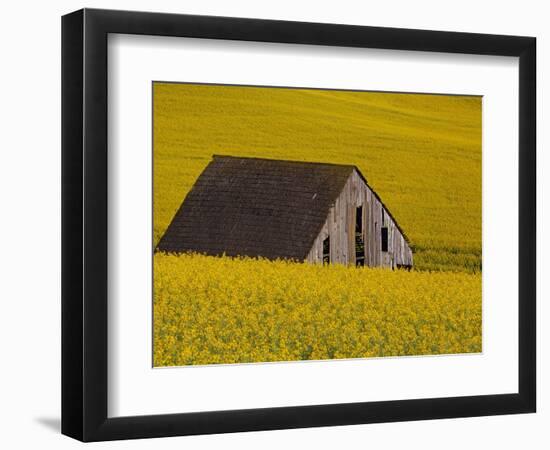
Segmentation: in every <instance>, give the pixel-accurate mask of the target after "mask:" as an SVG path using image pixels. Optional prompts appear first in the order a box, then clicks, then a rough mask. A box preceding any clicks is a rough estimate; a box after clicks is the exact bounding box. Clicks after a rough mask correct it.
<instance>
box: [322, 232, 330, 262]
mask: <svg viewBox="0 0 550 450" xmlns="http://www.w3.org/2000/svg"><path fill="white" fill-rule="evenodd" d="M323 264H330V236H327V237H326V238H325V240H324V241H323Z"/></svg>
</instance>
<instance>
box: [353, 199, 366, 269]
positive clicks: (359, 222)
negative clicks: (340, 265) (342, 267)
mask: <svg viewBox="0 0 550 450" xmlns="http://www.w3.org/2000/svg"><path fill="white" fill-rule="evenodd" d="M355 265H356V266H364V265H365V241H364V239H363V207H362V206H358V207H357V209H356V210H355Z"/></svg>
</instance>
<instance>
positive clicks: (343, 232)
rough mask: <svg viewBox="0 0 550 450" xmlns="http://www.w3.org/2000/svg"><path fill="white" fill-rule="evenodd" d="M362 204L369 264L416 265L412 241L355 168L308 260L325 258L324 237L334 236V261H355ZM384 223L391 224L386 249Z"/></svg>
mask: <svg viewBox="0 0 550 450" xmlns="http://www.w3.org/2000/svg"><path fill="white" fill-rule="evenodd" d="M359 206H362V207H363V208H362V211H363V241H364V243H365V265H366V266H370V267H390V268H395V267H397V266H412V265H413V256H412V251H411V249H410V247H409V244H408V243H407V241H406V240H405V237H404V236H403V234H402V233H401V232H400V231H399V228H398V227H397V225H396V224H395V222H394V221H393V220H392V218H391V216H390V214H388V211H387V210H386V209H385V208H384V206H383V205H382V203H381V202H380V200H378V198H377V196H376V194H375V193H374V192H373V191H372V190H371V189H370V188H369V186H368V185H367V184H366V183H365V182H364V181H363V179H362V178H361V176H359V174H358V173H357V171H355V170H354V171H353V173H352V175H351V176H350V178H349V180H348V181H347V182H346V184H345V186H344V189H343V190H342V193H341V194H340V196H339V197H338V198H337V199H336V202H335V203H334V205H333V206H332V207H331V209H330V211H329V214H328V217H327V220H326V221H325V224H324V225H323V227H322V229H321V232H320V233H319V235H318V236H317V238H316V239H315V241H314V243H313V246H312V248H311V250H310V252H309V254H308V255H307V258H306V261H308V262H311V263H322V262H323V241H324V240H325V239H326V237H327V236H330V262H331V263H340V264H351V265H355V220H356V218H355V214H356V210H357V209H356V208H357V207H359ZM382 227H387V228H388V251H387V252H383V251H382V231H381V229H382Z"/></svg>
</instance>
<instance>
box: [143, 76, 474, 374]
mask: <svg viewBox="0 0 550 450" xmlns="http://www.w3.org/2000/svg"><path fill="white" fill-rule="evenodd" d="M481 102H482V101H481V98H480V97H464V96H443V95H422V94H406V95H404V94H397V93H393V94H392V93H376V92H349V91H348V92H345V91H322V90H307V89H274V88H251V87H235V86H207V85H188V84H169V83H155V84H154V86H153V145H154V161H153V167H154V178H153V189H154V192H153V202H154V205H153V207H154V209H153V211H154V218H153V219H154V220H153V245H154V246H155V245H156V243H157V242H158V240H159V239H160V237H161V236H162V235H163V233H164V232H165V230H166V228H167V227H168V225H169V223H170V221H171V220H172V218H173V217H174V214H175V213H176V211H177V210H178V208H179V206H180V205H181V202H182V201H183V199H184V198H185V196H186V194H187V193H188V192H189V190H190V189H191V187H192V186H193V184H194V183H195V181H196V179H197V177H198V176H199V175H200V173H201V172H202V171H203V170H204V168H205V167H206V165H207V164H208V163H209V161H210V160H211V157H212V154H226V155H235V156H256V157H266V158H274V159H289V160H298V161H318V162H329V163H339V164H354V165H357V166H358V167H359V169H360V170H361V171H362V173H363V174H364V175H365V177H366V178H367V180H368V181H369V184H370V185H371V186H372V187H373V188H374V189H375V190H376V191H377V193H378V194H379V195H380V197H381V198H382V199H383V201H384V203H385V204H386V205H387V206H388V208H389V210H390V211H391V213H392V215H393V216H394V217H395V218H396V219H397V221H398V223H399V225H400V226H401V227H402V228H403V230H404V231H405V233H406V234H407V236H408V237H409V238H410V240H411V245H412V247H413V251H414V262H415V266H414V270H413V271H411V272H403V271H395V272H392V271H390V270H385V269H367V268H364V269H356V268H354V267H350V268H348V267H342V266H330V267H323V266H312V265H308V264H296V263H288V262H282V261H277V262H269V261H265V260H262V261H255V260H250V259H231V258H226V257H223V258H221V257H220V258H213V257H205V256H200V255H180V256H175V255H164V254H155V255H154V364H155V366H172V365H187V364H211V363H235V362H262V361H290V360H303V359H326V358H357V357H359V358H362V357H373V356H390V355H391V356H395V355H426V354H443V353H469V352H480V351H481V303H482V302H481V223H482V222H481Z"/></svg>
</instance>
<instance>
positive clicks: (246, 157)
mask: <svg viewBox="0 0 550 450" xmlns="http://www.w3.org/2000/svg"><path fill="white" fill-rule="evenodd" d="M216 158H218V159H219V158H232V159H255V160H258V161H270V162H285V163H296V164H311V165H316V166H336V167H345V168H349V169H356V170H359V169H357V166H355V165H353V164H337V163H329V162H321V161H302V160H298V159H275V158H261V157H259V156H234V155H219V154H213V155H212V159H216ZM363 178H364V177H363Z"/></svg>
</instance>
